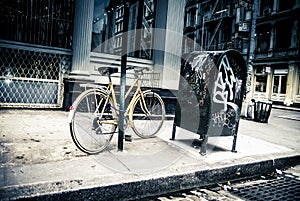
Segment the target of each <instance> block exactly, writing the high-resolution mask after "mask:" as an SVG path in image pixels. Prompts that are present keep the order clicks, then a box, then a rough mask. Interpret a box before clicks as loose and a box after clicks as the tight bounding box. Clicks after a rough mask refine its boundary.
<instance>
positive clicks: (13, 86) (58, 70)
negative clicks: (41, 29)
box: [0, 44, 71, 107]
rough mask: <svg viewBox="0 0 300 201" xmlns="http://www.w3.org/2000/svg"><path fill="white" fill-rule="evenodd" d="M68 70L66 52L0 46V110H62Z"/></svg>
mask: <svg viewBox="0 0 300 201" xmlns="http://www.w3.org/2000/svg"><path fill="white" fill-rule="evenodd" d="M5 46H7V44H6V45H5ZM70 66H71V55H70V53H67V52H65V53H62V52H58V51H53V50H52V51H51V50H50V49H48V50H47V49H46V50H45V48H43V49H42V48H28V47H26V46H18V47H14V48H10V47H1V44H0V106H1V107H15V106H16V107H61V105H62V99H63V98H62V97H63V87H62V86H63V82H62V79H63V74H64V73H68V72H69V70H70Z"/></svg>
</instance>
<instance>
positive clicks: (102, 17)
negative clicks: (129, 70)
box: [91, 0, 155, 59]
mask: <svg viewBox="0 0 300 201" xmlns="http://www.w3.org/2000/svg"><path fill="white" fill-rule="evenodd" d="M94 2H95V9H94V19H93V32H92V46H91V51H92V52H104V53H108V54H115V55H121V53H122V38H123V37H122V34H123V30H124V27H125V26H127V25H128V31H129V32H128V42H127V45H128V47H127V50H128V55H129V56H133V57H137V58H143V59H151V58H152V42H153V40H152V38H153V33H152V28H154V21H155V19H154V16H155V7H154V6H155V0H144V1H138V0H133V1H130V5H129V21H128V24H124V22H123V17H124V12H125V10H124V5H123V4H124V2H123V1H121V0H114V1H113V0H95V1H94Z"/></svg>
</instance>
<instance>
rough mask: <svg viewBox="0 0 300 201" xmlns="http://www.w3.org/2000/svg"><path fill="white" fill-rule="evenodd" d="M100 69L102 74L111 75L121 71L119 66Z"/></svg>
mask: <svg viewBox="0 0 300 201" xmlns="http://www.w3.org/2000/svg"><path fill="white" fill-rule="evenodd" d="M98 71H99V73H100V74H101V75H111V74H114V73H117V72H118V71H119V69H118V67H99V68H98Z"/></svg>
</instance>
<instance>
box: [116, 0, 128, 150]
mask: <svg viewBox="0 0 300 201" xmlns="http://www.w3.org/2000/svg"><path fill="white" fill-rule="evenodd" d="M128 21H129V2H128V0H126V1H125V2H124V15H123V34H122V56H121V79H120V101H119V103H120V107H119V110H120V111H119V135H118V150H119V151H123V141H124V113H125V88H126V65H127V38H128V34H127V32H128Z"/></svg>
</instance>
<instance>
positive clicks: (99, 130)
mask: <svg viewBox="0 0 300 201" xmlns="http://www.w3.org/2000/svg"><path fill="white" fill-rule="evenodd" d="M111 103H112V100H111V98H110V97H108V96H107V95H106V94H105V93H103V92H101V91H98V90H88V91H85V92H83V93H82V94H81V95H79V96H78V98H77V99H76V101H75V102H74V104H73V110H74V111H73V114H72V120H71V123H70V130H71V136H72V139H73V141H74V143H75V145H76V146H77V147H78V148H79V149H80V150H81V151H83V152H85V153H88V154H96V153H99V152H101V151H102V150H104V149H105V148H106V147H107V146H108V144H109V143H110V141H111V139H112V136H113V134H114V132H115V130H116V128H117V124H116V122H117V121H116V113H115V111H114V110H113V109H112V107H111Z"/></svg>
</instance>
